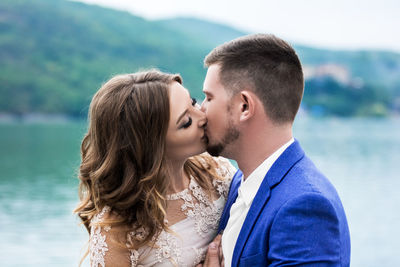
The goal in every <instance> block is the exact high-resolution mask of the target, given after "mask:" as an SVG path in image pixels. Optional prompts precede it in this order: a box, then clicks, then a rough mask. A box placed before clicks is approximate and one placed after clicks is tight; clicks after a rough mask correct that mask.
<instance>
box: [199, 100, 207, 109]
mask: <svg viewBox="0 0 400 267" xmlns="http://www.w3.org/2000/svg"><path fill="white" fill-rule="evenodd" d="M200 110H201V111H203V112H206V100H203V102H201V106H200Z"/></svg>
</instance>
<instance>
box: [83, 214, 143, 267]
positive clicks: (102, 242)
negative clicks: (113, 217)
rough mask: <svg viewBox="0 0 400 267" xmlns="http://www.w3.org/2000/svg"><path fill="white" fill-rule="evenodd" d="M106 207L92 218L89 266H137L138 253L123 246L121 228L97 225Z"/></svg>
mask: <svg viewBox="0 0 400 267" xmlns="http://www.w3.org/2000/svg"><path fill="white" fill-rule="evenodd" d="M108 210H109V209H108V208H107V207H106V208H104V209H103V211H102V212H101V213H99V214H98V215H96V216H95V217H94V218H93V220H92V223H91V224H92V228H91V231H90V241H89V257H90V266H91V267H106V266H107V267H114V266H115V267H116V266H121V267H131V266H137V264H138V260H139V253H138V252H137V251H136V250H129V249H128V248H127V247H125V246H123V244H124V243H126V238H124V239H123V233H124V231H123V229H119V228H120V227H115V228H112V229H111V227H110V226H99V225H98V223H99V222H101V220H102V219H103V216H104V215H105V213H107V212H108Z"/></svg>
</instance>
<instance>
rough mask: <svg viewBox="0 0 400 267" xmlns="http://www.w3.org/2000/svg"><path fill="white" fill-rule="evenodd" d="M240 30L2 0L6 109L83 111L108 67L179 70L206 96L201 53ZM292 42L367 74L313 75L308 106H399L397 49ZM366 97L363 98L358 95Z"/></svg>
mask: <svg viewBox="0 0 400 267" xmlns="http://www.w3.org/2000/svg"><path fill="white" fill-rule="evenodd" d="M243 34H245V33H243V32H241V31H238V30H235V29H232V28H230V27H227V26H224V25H219V24H216V23H211V22H207V21H203V20H199V19H193V18H175V19H169V20H159V21H149V20H145V19H143V18H140V17H137V16H134V15H132V14H130V13H127V12H121V11H116V10H112V9H107V8H102V7H99V6H94V5H86V4H83V3H79V2H71V1H66V0H2V1H1V2H0V62H1V64H0V94H1V97H0V114H1V113H12V114H27V113H46V114H60V113H62V114H68V115H70V116H76V117H84V116H86V112H87V107H88V104H89V102H90V99H91V96H92V95H93V93H94V92H95V91H96V90H97V89H98V88H99V87H100V86H101V84H102V83H103V82H105V81H106V80H108V79H109V78H110V77H111V76H112V75H114V74H117V73H127V72H134V71H138V70H140V69H145V68H152V67H155V68H158V69H160V70H162V71H167V72H172V73H180V74H181V75H182V76H183V78H184V85H185V86H186V87H187V88H188V89H189V90H190V91H191V93H192V94H193V95H194V96H195V97H197V98H202V93H201V88H202V83H203V79H204V75H205V69H204V68H203V58H204V56H205V55H206V54H207V53H208V52H209V51H210V50H211V49H212V48H213V47H215V46H216V45H218V44H220V43H223V42H225V41H228V40H230V39H233V38H235V37H238V36H241V35H243ZM295 47H296V50H297V51H298V53H299V56H300V57H301V59H302V62H303V64H304V65H306V66H308V65H309V66H314V67H318V66H320V65H323V64H326V63H334V64H338V65H340V66H344V67H345V68H346V69H348V72H349V75H350V76H351V77H352V78H357V79H358V80H361V81H362V85H361V86H360V85H359V84H358V85H357V86H353V84H352V83H348V84H342V83H340V82H338V81H337V80H335V79H331V78H332V77H329V75H328V76H327V77H325V76H323V77H311V78H310V79H309V80H308V81H307V83H306V94H305V98H304V103H305V105H304V108H306V109H308V110H310V111H313V110H319V113H321V112H320V111H321V110H323V112H322V113H323V114H326V115H339V116H351V115H385V114H388V113H390V112H393V111H399V110H400V75H399V73H400V55H399V54H396V53H389V52H380V51H354V52H352V51H330V50H321V49H313V48H310V47H305V46H295ZM338 88H339V89H340V90H339V89H338ZM366 96H368V97H366ZM360 97H361V98H362V99H364V100H363V101H357V100H358V99H359V98H360ZM354 100H355V101H354ZM349 101H350V103H349ZM397 103H398V104H397ZM343 105H353V106H354V107H353V108H351V109H346V108H342V106H343ZM370 106H374V107H375V108H374V109H369V108H368V107H370ZM371 110H375V111H373V112H371Z"/></svg>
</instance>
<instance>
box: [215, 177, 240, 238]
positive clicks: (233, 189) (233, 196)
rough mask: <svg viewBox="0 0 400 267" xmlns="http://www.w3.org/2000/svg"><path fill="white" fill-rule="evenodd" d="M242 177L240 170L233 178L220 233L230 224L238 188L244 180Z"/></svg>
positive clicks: (220, 223) (219, 229)
mask: <svg viewBox="0 0 400 267" xmlns="http://www.w3.org/2000/svg"><path fill="white" fill-rule="evenodd" d="M242 176H243V173H242V172H241V171H240V170H238V171H237V172H236V173H235V175H234V176H233V178H232V182H231V186H230V189H229V194H228V199H227V201H226V204H225V207H224V210H223V212H222V215H221V220H220V222H219V227H218V232H221V230H224V229H225V227H226V224H227V223H228V219H229V215H230V211H231V207H232V205H233V203H234V202H235V200H236V198H237V196H238V188H239V185H240V181H241V180H242Z"/></svg>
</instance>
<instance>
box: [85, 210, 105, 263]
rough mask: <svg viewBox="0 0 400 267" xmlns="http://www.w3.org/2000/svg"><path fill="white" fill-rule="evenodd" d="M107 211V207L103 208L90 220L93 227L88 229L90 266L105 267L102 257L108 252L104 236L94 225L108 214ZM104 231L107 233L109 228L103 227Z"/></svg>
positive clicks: (99, 228)
mask: <svg viewBox="0 0 400 267" xmlns="http://www.w3.org/2000/svg"><path fill="white" fill-rule="evenodd" d="M109 210H110V208H109V207H104V209H103V210H102V211H101V212H100V213H99V214H97V215H96V216H95V217H94V218H93V219H92V224H93V226H92V228H91V229H90V243H89V253H90V262H91V265H92V266H96V267H97V266H101V267H105V263H104V256H105V255H106V252H107V251H108V246H107V243H106V236H104V235H102V234H101V227H99V226H96V223H98V222H99V221H101V219H102V218H103V217H104V214H105V213H106V212H109ZM104 230H106V231H109V230H110V227H104Z"/></svg>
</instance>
